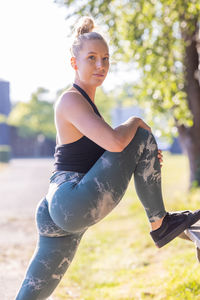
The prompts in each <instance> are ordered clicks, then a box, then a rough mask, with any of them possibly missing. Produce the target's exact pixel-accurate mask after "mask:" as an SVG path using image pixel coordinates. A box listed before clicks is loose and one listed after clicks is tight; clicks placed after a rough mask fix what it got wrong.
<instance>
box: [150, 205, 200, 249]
mask: <svg viewBox="0 0 200 300" xmlns="http://www.w3.org/2000/svg"><path fill="white" fill-rule="evenodd" d="M199 219H200V209H198V210H195V211H194V212H192V211H189V210H184V211H180V212H175V213H167V214H166V215H165V217H164V219H163V222H162V225H161V226H160V227H159V228H158V229H156V230H153V231H151V232H150V234H151V237H152V239H153V240H154V242H155V244H156V246H157V247H158V248H161V247H163V246H164V245H166V244H167V243H169V242H170V241H171V240H173V239H174V238H175V237H177V236H178V235H179V234H181V233H182V232H183V231H184V230H185V229H186V228H189V227H190V226H192V225H193V224H194V223H196V222H197V221H198V220H199Z"/></svg>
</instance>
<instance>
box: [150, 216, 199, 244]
mask: <svg viewBox="0 0 200 300" xmlns="http://www.w3.org/2000/svg"><path fill="white" fill-rule="evenodd" d="M199 220H200V211H198V213H197V214H196V215H192V216H191V220H187V219H186V221H185V222H184V223H182V224H180V225H179V226H178V227H177V228H176V229H175V230H174V231H172V232H170V234H168V235H166V236H165V237H164V238H162V239H161V240H159V241H158V242H156V246H157V247H158V248H161V247H163V246H165V245H166V244H168V243H169V242H171V241H172V240H173V239H175V238H176V237H177V236H178V235H179V234H181V233H182V232H183V231H184V230H185V229H187V228H189V227H191V226H192V225H193V224H195V223H196V222H197V221H199Z"/></svg>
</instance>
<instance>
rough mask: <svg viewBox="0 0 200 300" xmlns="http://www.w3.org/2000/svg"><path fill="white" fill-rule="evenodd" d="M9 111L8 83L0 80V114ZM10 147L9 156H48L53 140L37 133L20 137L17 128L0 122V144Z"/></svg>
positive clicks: (52, 150) (51, 149)
mask: <svg viewBox="0 0 200 300" xmlns="http://www.w3.org/2000/svg"><path fill="white" fill-rule="evenodd" d="M10 111H11V102H10V83H9V82H7V81H4V80H0V114H2V115H4V116H6V117H7V116H8V115H9V113H10ZM1 145H4V146H5V145H7V146H10V147H11V158H12V157H13V158H15V157H49V156H52V157H53V154H54V150H55V141H54V140H51V139H48V138H46V137H45V136H43V135H41V134H38V135H35V136H31V137H21V136H20V135H19V132H18V128H17V127H15V126H9V125H7V124H6V123H0V146H1Z"/></svg>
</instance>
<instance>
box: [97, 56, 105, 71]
mask: <svg viewBox="0 0 200 300" xmlns="http://www.w3.org/2000/svg"><path fill="white" fill-rule="evenodd" d="M96 67H97V69H98V70H101V69H103V68H104V62H103V60H102V59H98V60H97V63H96Z"/></svg>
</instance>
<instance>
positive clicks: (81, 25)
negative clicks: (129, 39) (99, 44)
mask: <svg viewBox="0 0 200 300" xmlns="http://www.w3.org/2000/svg"><path fill="white" fill-rule="evenodd" d="M95 28H96V27H95V24H94V20H93V18H91V17H82V18H80V19H79V22H78V24H77V26H76V27H75V30H74V39H73V42H72V45H71V48H70V51H71V54H72V55H73V56H75V57H77V56H78V53H79V51H80V50H81V48H82V46H83V43H84V42H85V41H89V40H102V41H104V42H105V44H106V45H107V43H106V41H105V39H104V38H103V36H102V35H101V34H100V33H98V32H96V31H93V30H94V29H95Z"/></svg>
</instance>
